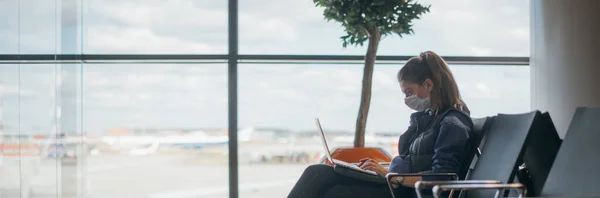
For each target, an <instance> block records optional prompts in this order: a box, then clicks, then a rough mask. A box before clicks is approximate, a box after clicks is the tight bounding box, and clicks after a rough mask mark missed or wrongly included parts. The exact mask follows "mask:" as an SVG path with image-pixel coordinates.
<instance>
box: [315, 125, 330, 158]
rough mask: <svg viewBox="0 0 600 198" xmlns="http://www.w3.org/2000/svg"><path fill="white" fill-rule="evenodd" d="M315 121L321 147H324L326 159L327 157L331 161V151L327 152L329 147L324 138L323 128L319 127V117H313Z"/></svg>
mask: <svg viewBox="0 0 600 198" xmlns="http://www.w3.org/2000/svg"><path fill="white" fill-rule="evenodd" d="M315 122H316V123H317V128H318V129H319V133H320V134H321V142H322V143H323V148H324V149H325V155H327V159H329V161H330V162H331V163H333V160H332V159H331V153H330V152H329V147H328V146H327V140H325V133H324V132H323V128H322V127H321V122H320V121H319V118H315Z"/></svg>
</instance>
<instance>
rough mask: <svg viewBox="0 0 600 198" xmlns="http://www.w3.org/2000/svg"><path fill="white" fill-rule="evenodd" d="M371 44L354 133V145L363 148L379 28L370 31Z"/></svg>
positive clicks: (368, 49)
mask: <svg viewBox="0 0 600 198" xmlns="http://www.w3.org/2000/svg"><path fill="white" fill-rule="evenodd" d="M370 34H371V37H369V46H368V47H367V54H366V56H365V67H364V71H363V82H362V92H361V95H360V107H359V109H358V118H357V119H356V130H355V134H354V147H355V148H362V147H364V146H365V127H366V126H367V115H368V114H369V106H370V104H371V87H372V84H373V68H374V66H375V59H376V58H377V48H378V46H379V40H380V38H381V33H380V32H379V30H375V31H373V32H370Z"/></svg>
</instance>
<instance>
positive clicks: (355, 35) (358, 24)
mask: <svg viewBox="0 0 600 198" xmlns="http://www.w3.org/2000/svg"><path fill="white" fill-rule="evenodd" d="M313 2H314V3H315V5H316V6H317V7H322V8H324V11H323V15H324V17H325V19H326V20H327V21H332V20H333V21H336V22H338V23H341V25H342V27H344V29H345V32H346V35H344V36H342V37H340V38H341V39H342V47H344V48H346V47H347V46H348V45H353V46H363V45H364V43H365V42H366V43H367V52H366V55H365V63H364V71H363V81H362V92H361V99H360V107H359V110H358V117H357V120H356V129H355V135H354V148H364V145H365V127H366V125H367V116H368V113H369V106H370V103H371V87H372V84H373V83H372V79H373V68H374V66H375V60H376V57H377V48H378V46H379V42H380V41H381V39H382V38H384V37H386V36H389V35H397V36H400V37H401V38H402V37H403V35H410V34H413V29H412V21H413V20H415V19H420V17H421V15H423V14H425V13H427V12H429V7H430V6H429V5H427V6H425V5H421V4H419V3H418V2H416V1H415V0H313ZM352 156H355V157H360V156H357V153H354V154H353V155H352ZM390 159H391V158H390Z"/></svg>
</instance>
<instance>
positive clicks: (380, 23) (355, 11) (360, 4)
mask: <svg viewBox="0 0 600 198" xmlns="http://www.w3.org/2000/svg"><path fill="white" fill-rule="evenodd" d="M313 1H314V3H315V5H316V6H317V7H323V8H325V10H324V11H323V15H324V16H325V19H327V21H331V20H334V21H337V22H340V23H342V26H344V28H345V29H346V33H347V35H346V36H342V37H340V38H341V39H342V40H343V44H342V45H343V46H344V48H345V47H346V46H348V44H351V45H355V46H356V45H360V46H362V45H363V43H364V42H365V41H367V40H368V39H369V36H370V35H371V34H381V35H383V36H387V35H392V34H396V35H398V36H400V37H402V35H410V34H413V30H412V20H413V19H420V16H421V15H422V14H424V13H427V12H429V7H430V6H424V5H421V4H419V3H416V2H413V1H414V0H313Z"/></svg>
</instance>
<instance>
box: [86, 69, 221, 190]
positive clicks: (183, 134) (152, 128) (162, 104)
mask: <svg viewBox="0 0 600 198" xmlns="http://www.w3.org/2000/svg"><path fill="white" fill-rule="evenodd" d="M84 79H85V80H84V83H83V85H84V86H83V100H84V104H85V110H84V118H83V120H84V122H83V125H84V129H85V130H86V131H87V134H88V135H89V136H91V138H93V139H94V143H95V144H94V145H93V146H92V148H90V153H89V154H90V155H89V156H88V160H87V164H86V166H87V168H86V169H87V176H86V177H84V180H85V182H86V184H87V189H86V192H87V194H88V195H90V197H116V198H129V197H179V196H178V194H181V193H184V192H187V191H189V190H194V191H197V192H202V191H208V190H210V189H213V188H220V189H223V190H220V191H219V192H215V193H219V194H222V195H223V197H227V195H228V194H227V192H228V191H227V188H226V187H227V183H228V180H227V166H224V165H226V164H227V145H228V141H227V130H226V129H227V127H226V126H227V95H226V93H227V92H226V91H227V89H226V88H227V81H226V80H227V78H226V67H225V65H223V64H208V65H199V64H179V65H177V64H156V65H152V64H110V65H105V64H98V65H96V64H87V65H85V71H84ZM211 197H212V196H211Z"/></svg>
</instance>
